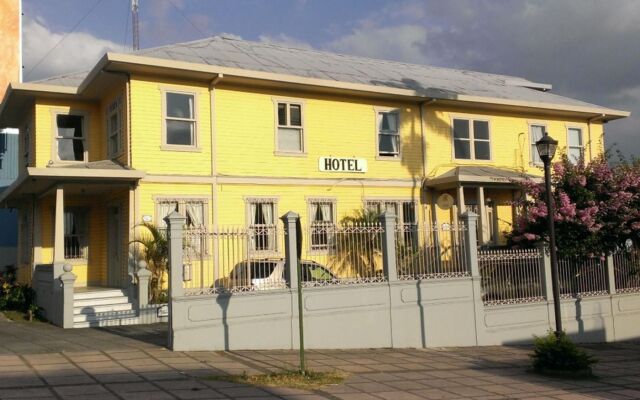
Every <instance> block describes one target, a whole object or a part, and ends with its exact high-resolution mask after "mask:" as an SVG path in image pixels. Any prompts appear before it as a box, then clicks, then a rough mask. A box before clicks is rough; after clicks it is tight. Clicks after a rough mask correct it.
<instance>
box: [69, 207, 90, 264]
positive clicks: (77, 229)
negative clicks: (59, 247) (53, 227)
mask: <svg viewBox="0 0 640 400" xmlns="http://www.w3.org/2000/svg"><path fill="white" fill-rule="evenodd" d="M88 214H89V213H88V210H86V209H84V208H70V209H66V210H65V211H64V258H65V259H67V260H77V259H87V247H88V246H87V243H88V232H89V216H88Z"/></svg>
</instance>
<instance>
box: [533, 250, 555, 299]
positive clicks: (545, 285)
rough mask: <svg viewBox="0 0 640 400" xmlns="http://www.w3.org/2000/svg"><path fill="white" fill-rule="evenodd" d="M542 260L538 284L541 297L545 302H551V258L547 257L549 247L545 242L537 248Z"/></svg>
mask: <svg viewBox="0 0 640 400" xmlns="http://www.w3.org/2000/svg"><path fill="white" fill-rule="evenodd" d="M536 247H537V248H538V251H539V252H540V257H541V258H542V268H540V284H541V285H542V295H543V296H544V298H545V300H547V301H553V282H552V280H551V257H550V255H549V245H548V244H547V243H546V242H542V243H539V244H538V245H537V246H536Z"/></svg>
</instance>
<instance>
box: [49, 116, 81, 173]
mask: <svg viewBox="0 0 640 400" xmlns="http://www.w3.org/2000/svg"><path fill="white" fill-rule="evenodd" d="M56 128H57V129H56V142H57V143H56V144H57V148H58V160H60V161H86V144H85V140H86V136H85V132H84V117H83V116H81V115H68V114H60V115H57V116H56Z"/></svg>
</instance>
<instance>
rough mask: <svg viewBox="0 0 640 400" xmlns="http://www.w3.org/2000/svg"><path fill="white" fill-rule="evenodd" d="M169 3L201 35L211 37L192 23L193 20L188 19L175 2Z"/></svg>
mask: <svg viewBox="0 0 640 400" xmlns="http://www.w3.org/2000/svg"><path fill="white" fill-rule="evenodd" d="M167 1H168V2H169V3H170V4H171V5H172V6H173V8H175V9H176V10H177V11H178V12H179V13H180V15H182V18H184V19H185V20H186V21H187V22H188V23H189V24H190V25H191V26H192V27H193V28H194V29H195V30H197V31H198V32H200V34H201V35H202V36H204V37H207V36H210V35H208V34H206V33H204V32H202V30H201V29H200V28H198V27H197V26H196V24H194V23H193V22H192V21H191V20H190V19H189V18H188V17H187V16H186V15H185V14H184V13H183V12H182V10H181V9H180V8H178V6H176V4H175V3H174V2H173V0H167Z"/></svg>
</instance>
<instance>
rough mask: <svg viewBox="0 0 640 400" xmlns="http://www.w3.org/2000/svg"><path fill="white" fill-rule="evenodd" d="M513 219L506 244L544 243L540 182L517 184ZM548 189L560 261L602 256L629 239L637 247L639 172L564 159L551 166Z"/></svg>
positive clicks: (636, 168)
mask: <svg viewBox="0 0 640 400" xmlns="http://www.w3.org/2000/svg"><path fill="white" fill-rule="evenodd" d="M521 186H522V191H523V193H524V196H522V198H521V199H520V200H519V201H517V202H516V206H517V207H518V210H519V212H518V217H517V218H516V221H515V224H514V229H513V231H512V232H511V233H509V234H508V237H509V240H510V243H511V244H512V245H514V246H518V247H529V246H532V245H534V244H535V243H537V242H540V241H548V230H547V213H548V212H547V211H548V210H547V206H546V193H545V186H544V183H543V182H534V181H532V180H527V181H525V182H523V183H522V184H521ZM551 186H552V190H553V201H554V205H555V210H556V212H555V215H554V216H553V218H554V221H555V227H556V244H557V249H558V253H559V256H560V257H567V256H591V257H593V256H601V255H603V254H607V253H610V252H612V251H613V250H615V249H616V248H618V247H621V246H623V245H624V244H625V243H626V241H627V240H628V239H631V240H632V241H633V242H634V243H636V244H638V243H640V167H639V166H638V164H637V163H626V162H622V163H620V164H618V165H615V166H611V165H609V163H608V162H607V160H606V158H604V157H602V158H599V159H597V160H594V161H592V162H591V163H589V164H586V165H585V164H584V163H582V162H579V163H578V164H576V165H573V164H572V163H571V162H569V160H568V159H567V158H566V157H563V158H562V159H561V160H560V161H559V162H557V163H554V164H553V169H552V183H551Z"/></svg>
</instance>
